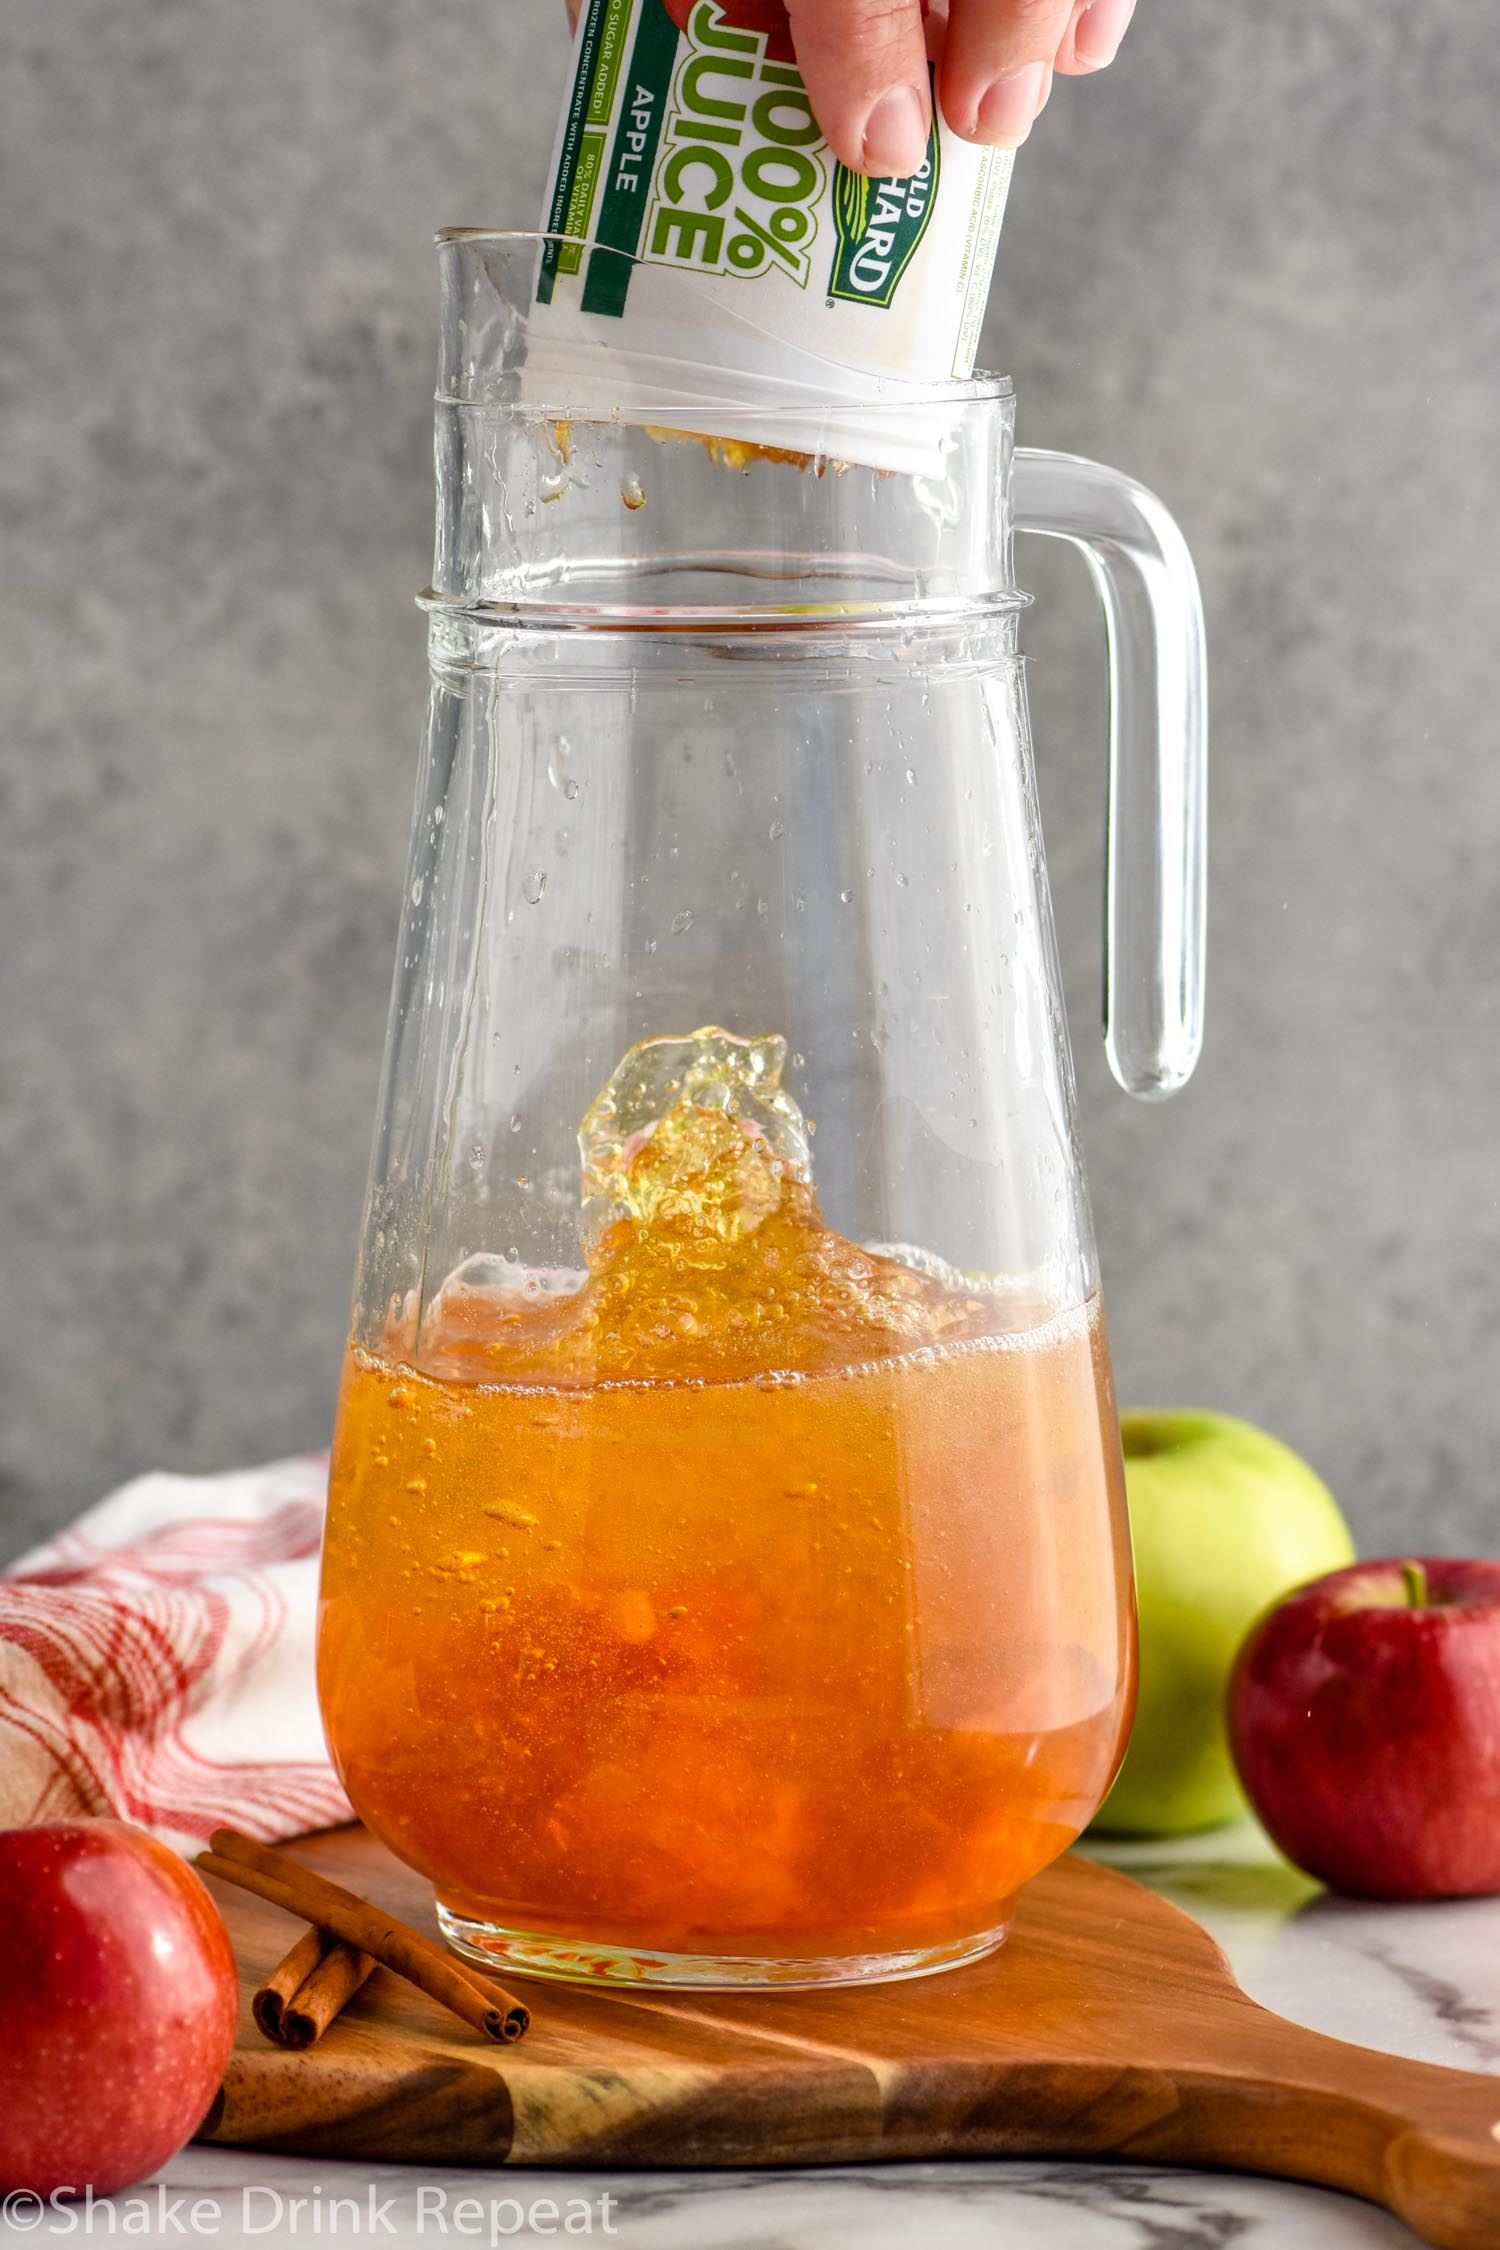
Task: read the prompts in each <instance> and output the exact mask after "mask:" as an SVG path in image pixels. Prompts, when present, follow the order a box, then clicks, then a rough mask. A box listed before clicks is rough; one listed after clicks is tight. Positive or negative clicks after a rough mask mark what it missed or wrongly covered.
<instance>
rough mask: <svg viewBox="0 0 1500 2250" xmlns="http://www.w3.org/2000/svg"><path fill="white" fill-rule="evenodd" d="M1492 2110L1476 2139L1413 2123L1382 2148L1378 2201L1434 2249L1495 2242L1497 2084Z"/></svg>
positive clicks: (1499, 2186)
mask: <svg viewBox="0 0 1500 2250" xmlns="http://www.w3.org/2000/svg"><path fill="white" fill-rule="evenodd" d="M1495 2111H1496V2119H1497V2122H1496V2123H1494V2124H1492V2125H1491V2126H1490V2129H1489V2131H1488V2133H1487V2134H1485V2135H1484V2137H1483V2139H1482V2140H1481V2139H1477V2138H1476V2137H1475V2136H1474V2135H1473V2134H1459V2133H1441V2132H1436V2133H1434V2132H1428V2131H1426V2130H1425V2129H1424V2128H1423V2127H1421V2126H1419V2125H1414V2126H1411V2127H1410V2128H1409V2129H1408V2130H1407V2131H1406V2132H1404V2133H1398V2134H1397V2136H1396V2138H1395V2139H1394V2140H1393V2141H1391V2142H1390V2143H1389V2145H1388V2146H1387V2148H1386V2152H1385V2166H1384V2172H1385V2187H1384V2190H1383V2192H1382V2194H1381V2197H1380V2200H1381V2201H1382V2202H1383V2203H1384V2204H1385V2205H1386V2206H1387V2208H1388V2209H1389V2210H1391V2211H1394V2212H1395V2214H1396V2216H1397V2217H1398V2218H1401V2219H1404V2220H1405V2221H1406V2223H1407V2225H1408V2226H1409V2227H1411V2228H1413V2229H1414V2230H1415V2231H1416V2233H1418V2234H1419V2235H1421V2237H1422V2239H1423V2241H1424V2242H1431V2243H1435V2244H1436V2245H1437V2250H1495V2246H1496V2245H1497V2244H1500V2138H1497V2137H1496V2136H1497V2135H1500V2085H1497V2087H1496V2089H1495Z"/></svg>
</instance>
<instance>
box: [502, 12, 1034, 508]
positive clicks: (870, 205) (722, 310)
mask: <svg viewBox="0 0 1500 2250" xmlns="http://www.w3.org/2000/svg"><path fill="white" fill-rule="evenodd" d="M678 16H680V17H681V18H682V21H681V23H679V22H678V21H677V20H676V19H677V17H678ZM1011 161H1012V159H1011V156H1010V154H1009V153H1008V152H1002V151H999V150H994V149H981V148H975V147H973V146H972V145H971V144H969V143H968V142H965V141H961V140H959V139H958V138H957V137H956V136H955V135H954V134H953V133H951V132H950V131H949V130H948V128H947V126H946V125H944V124H943V123H942V122H941V120H935V122H934V125H933V129H932V133H931V136H930V138H929V141H928V146H927V155H926V159H925V161H924V163H923V165H922V167H921V169H920V171H918V172H917V173H916V174H915V175H914V176H913V177H912V178H910V179H894V178H892V179H867V178H865V177H864V176H863V175H862V174H859V173H856V172H851V171H849V170H848V169H847V167H846V166H844V165H842V164H840V163H839V162H838V161H837V160H836V158H835V157H834V156H833V153H832V151H831V150H830V148H829V146H828V143H827V142H826V140H825V139H824V138H823V135H822V132H821V130H820V129H819V126H818V124H817V121H816V119H815V118H814V116H813V114H812V108H811V105H810V103H809V101H808V98H807V93H806V91H805V89H804V87H803V84H802V80H801V77H800V76H799V74H798V71H797V67H796V62H795V59H794V56H793V52H792V43H791V36H790V29H789V25H788V21H787V17H786V13H785V10H784V8H783V7H782V5H781V0H692V4H691V5H687V4H686V0H679V4H678V5H677V7H676V9H675V11H674V12H673V13H669V12H668V9H667V7H666V6H665V5H664V0H587V5H586V6H585V8H584V10H583V14H582V17H581V20H580V23H579V29H578V37H577V41H576V44H575V47H574V52H573V65H572V76H571V81H570V85H569V90H568V96H567V100H566V102H565V104H564V109H563V116H562V123H561V127H560V130H559V133H558V139H557V146H556V150H555V154H554V157H553V165H552V176H551V193H550V197H549V201H548V207H547V211H546V214H545V219H544V226H545V230H546V232H547V234H548V235H549V237H551V238H552V239H550V240H549V241H548V243H547V244H546V246H545V249H544V251H543V254H542V262H541V270H540V273H539V275H538V281H537V301H536V307H535V311H534V315H533V320H532V323H531V332H530V344H529V350H528V359H527V374H526V379H525V380H526V388H527V391H528V393H529V395H531V396H532V397H533V398H535V399H536V400H537V401H538V402H539V403H547V404H549V405H553V406H556V407H557V408H558V409H559V410H571V411H573V412H576V413H579V414H597V413H600V412H610V413H617V414H619V415H620V416H621V417H622V418H624V419H627V420H640V421H646V422H652V423H661V424H665V425H670V426H672V427H675V428H679V429H688V430H700V431H702V432H704V434H711V435H715V436H721V437H745V438H747V439H750V440H752V441H761V442H765V443H768V444H781V445H785V446H788V447H799V446H800V447H802V448H803V449H805V450H809V451H817V450H819V449H820V447H821V442H822V430H823V427H824V424H823V422H822V420H821V417H820V409H826V408H827V407H828V406H830V405H837V406H850V405H860V406H863V407H865V408H866V409H867V411H866V412H863V413H861V414H859V415H857V416H853V417H847V416H846V417H843V418H841V428H843V429H844V430H845V431H846V432H847V431H848V430H850V429H852V430H853V431H854V433H855V435H854V441H853V442H854V446H855V449H856V451H857V453H858V456H859V457H860V458H862V459H864V460H866V461H869V462H871V463H872V464H873V465H874V466H877V467H890V468H918V467H922V466H925V465H927V464H925V462H924V461H922V460H921V459H920V458H918V457H917V452H916V451H914V440H913V439H912V437H911V436H910V434H909V433H903V430H902V427H901V420H902V417H901V411H900V409H901V403H902V396H903V393H905V394H907V396H908V397H909V395H910V392H911V388H912V386H913V385H921V386H924V387H930V386H932V385H934V384H941V383H945V382H948V381H951V380H953V379H955V378H958V379H963V378H966V377H967V376H968V375H969V374H970V373H971V371H972V369H973V365H974V354H975V350H976V347H977V344H978V339H979V331H980V325H981V323H982V321H983V318H984V308H985V301H986V298H987V296H988V293H989V284H990V275H991V271H992V268H993V265H994V258H995V248H996V244H997V242H998V239H999V233H1000V223H1001V219H1002V217H1003V215H1004V209H1005V198H1006V193H1007V190H1008V188H1009V184H1010V171H1011ZM736 409H739V410H741V411H740V412H739V413H736ZM768 412H769V413H770V414H771V415H774V418H775V423H776V426H775V427H774V428H773V427H772V426H771V421H770V420H769V419H768ZM929 442H930V440H929Z"/></svg>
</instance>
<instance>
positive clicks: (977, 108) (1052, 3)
mask: <svg viewBox="0 0 1500 2250" xmlns="http://www.w3.org/2000/svg"><path fill="white" fill-rule="evenodd" d="M693 4H694V0H666V6H667V11H668V13H669V14H670V15H671V16H672V17H674V18H675V20H676V21H677V22H678V23H682V22H683V21H685V19H686V17H687V15H688V12H689V10H690V8H691V7H692V6H693ZM760 4H761V5H764V4H765V0H760ZM785 4H786V12H787V14H788V16H789V17H790V19H791V26H792V41H793V45H794V46H795V48H796V52H797V66H798V68H799V70H800V71H801V73H802V77H803V81H804V83H805V84H806V87H807V91H808V94H809V96H810V98H811V101H812V106H813V109H814V111H815V113H816V115H817V119H818V123H819V124H820V125H821V126H822V128H823V131H824V133H825V134H826V135H827V137H828V142H829V146H830V147H831V148H832V150H833V153H834V155H835V156H837V157H838V158H840V159H841V161H842V162H843V163H845V164H847V165H848V166H849V167H850V169H851V170H852V171H856V172H872V173H876V174H887V173H894V174H896V175H898V176H900V177H905V176H907V175H908V174H910V173H912V172H915V171H916V170H918V168H919V167H920V165H921V163H922V160H923V157H924V156H925V155H926V153H927V135H928V133H929V131H930V129H931V125H932V105H931V100H930V96H929V92H928V85H929V81H928V75H927V62H928V56H929V53H931V55H932V56H933V57H934V59H935V60H936V61H937V89H938V99H939V101H940V103H941V105H942V111H943V115H944V117H945V118H946V119H947V121H948V123H949V124H950V125H951V126H952V128H953V130H954V132H955V133H957V134H958V135H959V136H960V138H961V139H963V140H967V141H979V142H982V143H983V144H984V145H985V146H987V147H989V148H1017V147H1019V145H1020V143H1021V142H1022V141H1024V140H1025V138H1026V136H1027V134H1028V133H1029V132H1030V131H1031V128H1032V126H1033V125H1034V124H1035V122H1036V120H1037V118H1038V117H1039V116H1040V115H1041V113H1042V111H1043V110H1044V109H1045V108H1046V106H1047V97H1048V96H1049V94H1050V93H1051V91H1052V76H1053V72H1054V71H1057V70H1060V71H1063V72H1065V73H1067V74H1068V75H1069V76H1077V75H1082V74H1085V73H1087V72H1089V71H1095V70H1103V69H1104V68H1105V66H1106V64H1108V63H1112V62H1113V61H1114V59H1115V55H1116V53H1117V51H1118V49H1119V45H1120V41H1121V40H1122V39H1123V38H1124V36H1125V32H1126V29H1127V27H1128V26H1129V23H1130V19H1131V16H1132V15H1133V14H1134V13H1135V0H949V8H948V13H947V16H946V18H945V17H944V16H942V15H941V14H934V15H932V16H931V17H929V16H928V0H785ZM568 10H569V14H570V15H572V16H575V17H576V15H577V11H578V0H568ZM924 19H926V20H925V21H924Z"/></svg>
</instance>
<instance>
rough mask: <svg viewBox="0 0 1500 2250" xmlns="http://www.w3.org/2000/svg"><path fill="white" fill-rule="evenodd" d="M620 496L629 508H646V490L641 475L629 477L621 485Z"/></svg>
mask: <svg viewBox="0 0 1500 2250" xmlns="http://www.w3.org/2000/svg"><path fill="white" fill-rule="evenodd" d="M620 498H621V499H622V500H623V501H624V503H625V505H626V507H627V508H644V507H645V505H646V490H645V487H644V485H643V484H642V483H641V480H640V478H639V477H627V478H626V479H625V481H624V483H623V484H622V485H621V487H620Z"/></svg>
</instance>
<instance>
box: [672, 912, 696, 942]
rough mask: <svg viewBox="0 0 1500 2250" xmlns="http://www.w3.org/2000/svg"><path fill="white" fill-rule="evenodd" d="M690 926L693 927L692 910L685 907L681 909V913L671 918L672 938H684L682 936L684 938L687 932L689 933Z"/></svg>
mask: <svg viewBox="0 0 1500 2250" xmlns="http://www.w3.org/2000/svg"><path fill="white" fill-rule="evenodd" d="M692 926H693V910H692V908H691V907H690V906H685V907H683V909H682V911H681V913H680V914H674V915H673V916H672V935H673V937H684V936H686V934H687V932H688V931H689V930H690V929H691V928H692Z"/></svg>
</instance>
